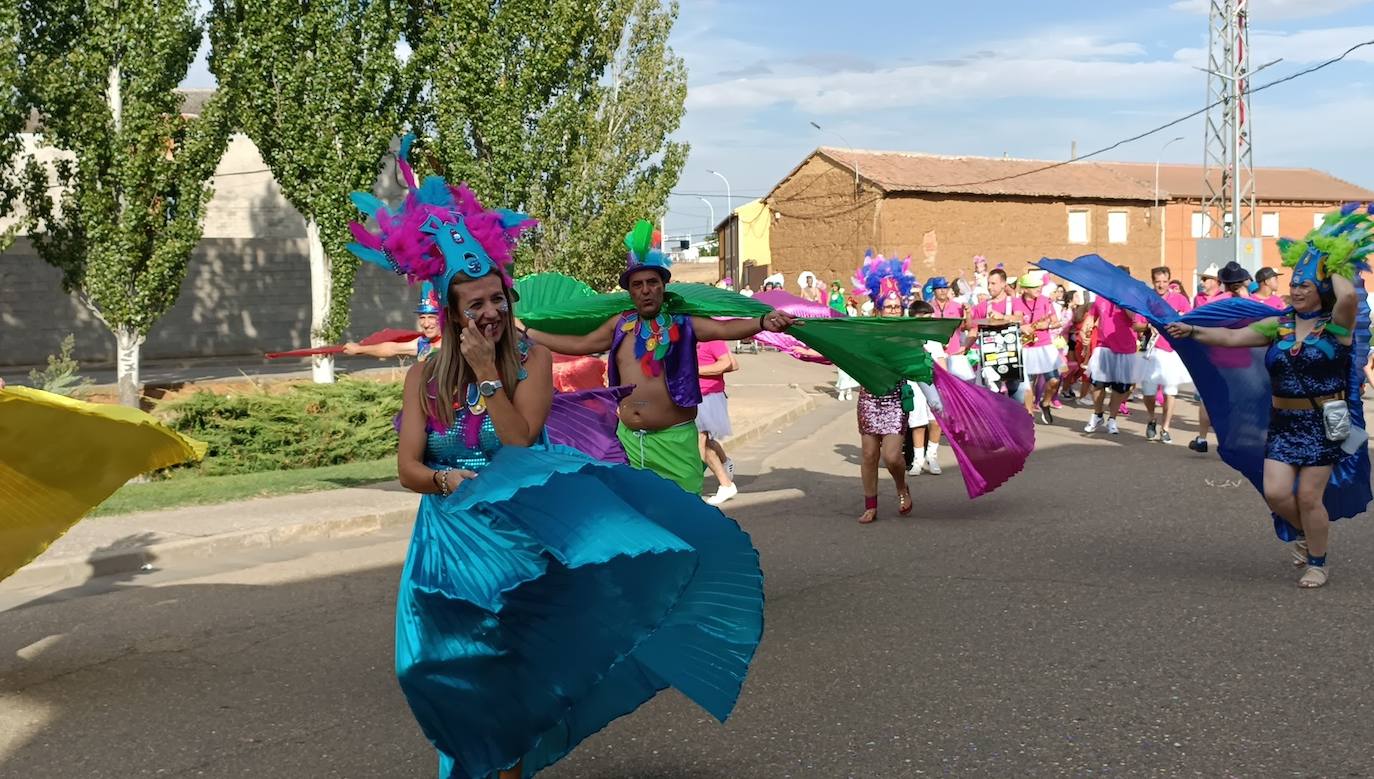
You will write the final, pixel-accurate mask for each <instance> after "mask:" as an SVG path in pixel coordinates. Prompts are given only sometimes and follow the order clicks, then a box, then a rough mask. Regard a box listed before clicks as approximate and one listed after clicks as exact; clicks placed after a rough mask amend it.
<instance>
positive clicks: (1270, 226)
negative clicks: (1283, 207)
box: [1260, 211, 1279, 238]
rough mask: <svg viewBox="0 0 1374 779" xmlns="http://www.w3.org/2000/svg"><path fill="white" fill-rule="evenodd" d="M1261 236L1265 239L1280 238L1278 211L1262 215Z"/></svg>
mask: <svg viewBox="0 0 1374 779" xmlns="http://www.w3.org/2000/svg"><path fill="white" fill-rule="evenodd" d="M1260 236H1261V237H1264V238H1278V237H1279V214H1278V212H1277V211H1266V212H1264V213H1263V214H1260Z"/></svg>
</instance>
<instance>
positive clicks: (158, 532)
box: [0, 354, 829, 590]
mask: <svg viewBox="0 0 1374 779" xmlns="http://www.w3.org/2000/svg"><path fill="white" fill-rule="evenodd" d="M740 363H741V370H740V371H739V372H738V373H735V374H731V378H735V377H738V380H737V381H734V382H732V383H731V384H730V387H729V390H728V393H729V396H730V405H731V409H730V411H731V418H732V420H733V422H734V430H735V435H733V436H731V437H730V438H728V439H726V440H725V441H724V443H725V444H727V445H731V446H741V445H743V444H745V443H748V442H750V441H752V440H755V439H757V438H759V437H761V436H764V435H769V434H772V433H775V432H776V431H777V430H779V429H781V428H783V427H785V426H786V425H787V424H789V423H790V422H791V421H792V420H794V419H796V418H797V417H799V416H801V415H802V414H805V413H806V412H807V411H810V410H811V409H812V408H814V407H815V406H816V404H817V403H819V402H822V401H824V400H826V399H827V397H826V396H825V395H823V394H819V393H818V392H817V390H816V387H817V385H818V384H824V383H826V382H827V381H828V378H827V376H828V375H829V374H828V373H827V371H828V370H829V369H827V368H825V367H823V366H813V365H806V364H804V363H797V362H796V361H794V360H791V359H790V358H787V357H784V356H781V355H778V354H760V355H742V356H741V357H740ZM799 368H800V370H799ZM784 382H786V383H784ZM418 501H419V498H418V497H417V496H416V495H415V494H414V493H412V492H409V491H407V490H404V489H402V488H401V486H400V485H399V484H397V483H396V482H394V481H393V482H381V483H378V484H373V485H368V486H364V487H349V488H344V489H338V490H329V491H327V492H323V493H318V492H317V493H304V494H299V495H282V496H278V497H271V498H254V499H251V500H243V501H235V502H232V503H222V504H218V505H210V506H188V507H185V508H179V509H169V510H164V511H148V512H140V513H135V514H123V515H115V516H108V517H95V518H90V519H85V520H82V521H81V522H78V523H77V524H76V525H75V526H74V527H73V528H72V529H71V530H70V531H68V533H67V534H66V535H64V536H63V537H62V538H60V539H58V540H57V542H56V543H54V544H53V545H52V546H51V547H49V548H48V550H47V551H45V552H44V553H43V554H42V555H41V556H39V557H38V559H36V560H34V561H33V562H32V563H30V564H29V565H27V566H25V567H24V568H21V569H20V570H19V571H17V572H16V573H15V574H14V575H12V576H10V577H9V578H8V579H6V580H5V581H3V582H0V589H3V590H15V589H36V588H47V589H51V588H59V587H68V586H73V585H77V584H80V583H81V582H84V581H86V580H88V579H90V578H93V577H97V576H109V575H112V574H120V573H126V572H129V571H136V570H139V569H140V568H141V567H143V566H144V565H152V564H154V562H155V563H156V565H157V567H159V568H168V567H171V566H174V565H176V564H177V562H178V561H187V560H203V559H206V558H213V557H215V556H218V555H221V554H224V553H226V552H232V551H234V550H238V549H246V548H257V547H276V546H283V545H287V544H291V543H295V542H300V541H318V540H324V539H333V538H346V537H350V536H358V535H363V534H367V533H374V532H377V531H379V530H382V529H384V528H388V527H394V526H397V525H400V524H407V523H410V522H412V521H413V520H414V518H415V509H416V504H417V503H418Z"/></svg>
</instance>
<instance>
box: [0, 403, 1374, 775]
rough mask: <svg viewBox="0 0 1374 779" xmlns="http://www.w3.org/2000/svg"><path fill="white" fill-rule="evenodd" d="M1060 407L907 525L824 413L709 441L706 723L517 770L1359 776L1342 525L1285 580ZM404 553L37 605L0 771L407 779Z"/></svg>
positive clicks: (1, 628) (277, 559)
mask: <svg viewBox="0 0 1374 779" xmlns="http://www.w3.org/2000/svg"><path fill="white" fill-rule="evenodd" d="M1061 416H1063V417H1064V419H1063V420H1062V421H1060V422H1059V424H1058V425H1057V426H1055V427H1054V428H1052V429H1045V428H1041V435H1040V447H1039V449H1038V451H1037V452H1036V453H1035V455H1034V456H1033V457H1032V460H1031V462H1030V464H1029V466H1028V468H1027V469H1026V471H1025V472H1024V473H1022V474H1021V475H1019V476H1018V477H1017V478H1016V479H1014V480H1013V481H1012V482H1011V483H1009V484H1008V485H1006V486H1005V487H1003V488H1002V489H1001V490H999V491H998V492H996V493H994V494H993V495H990V496H987V497H984V498H981V499H979V500H977V501H972V502H971V501H969V500H968V498H967V495H966V493H965V492H964V489H963V485H962V482H961V481H960V478H959V475H958V473H957V472H956V471H955V470H954V468H953V467H951V464H952V458H951V457H949V456H948V455H946V457H945V460H946V473H945V474H944V475H943V476H938V477H934V476H923V477H919V478H917V479H916V480H915V485H916V487H915V494H916V501H917V510H916V512H915V514H914V515H913V516H912V517H911V518H904V519H898V518H897V517H896V514H895V506H896V500H895V497H894V496H893V493H892V489H891V486H890V483H889V482H887V481H884V483H883V489H882V497H881V500H882V509H883V514H884V516H883V519H882V520H880V521H879V522H877V523H875V524H874V525H871V526H867V527H862V526H859V525H857V524H855V522H854V518H855V517H856V516H857V515H858V513H859V512H860V511H861V509H862V500H861V496H860V489H859V486H858V474H857V470H858V469H857V465H856V458H857V453H858V448H857V436H856V434H855V432H854V430H855V428H854V421H853V411H852V403H848V404H846V403H840V402H838V401H830V402H827V403H825V404H823V405H822V407H821V408H820V409H818V410H817V411H815V412H813V413H812V414H810V415H809V416H807V417H804V418H803V419H802V420H800V421H799V422H798V423H796V424H795V425H793V426H792V427H790V428H789V429H787V430H785V431H782V432H779V433H777V434H774V435H772V436H770V437H769V438H767V439H764V440H759V441H757V442H755V443H753V444H751V445H750V446H749V447H748V448H746V449H745V450H742V451H740V452H737V453H735V454H736V458H737V459H738V460H739V461H740V471H741V473H742V474H743V476H742V477H741V478H740V484H741V487H742V489H743V490H744V491H745V492H746V493H748V494H747V496H742V497H741V498H740V499H739V500H738V501H736V502H735V503H733V504H730V505H731V513H732V514H733V515H734V516H736V517H737V518H738V519H739V520H740V521H741V523H742V524H743V525H744V527H745V528H746V529H748V530H749V531H750V532H751V533H752V534H753V536H754V539H755V542H756V544H757V546H758V547H759V549H760V550H761V552H762V555H763V564H764V568H765V571H766V574H767V595H768V603H767V629H766V633H765V636H764V641H763V644H762V645H761V647H760V650H759V654H758V657H757V660H756V662H755V665H754V668H753V670H752V672H751V675H750V678H749V680H748V683H747V684H746V687H745V690H744V695H743V697H742V698H741V700H740V703H739V706H738V708H737V710H736V712H735V714H734V716H733V717H732V718H731V719H730V721H729V722H728V723H727V724H726V725H725V726H720V725H717V724H715V722H714V721H713V720H711V719H710V718H709V717H707V716H706V715H705V714H704V713H703V712H701V711H699V710H697V709H696V708H694V707H693V706H692V705H691V704H690V703H689V702H687V701H686V700H685V699H683V698H682V697H681V696H679V695H677V694H676V693H672V692H668V693H665V694H663V695H661V696H659V697H658V698H657V699H655V700H654V701H652V702H650V703H649V704H648V705H646V706H645V707H643V708H641V709H640V710H639V711H638V712H636V713H634V714H633V715H631V716H629V717H626V718H623V719H621V720H620V721H618V722H616V723H614V724H613V725H612V726H611V727H610V728H608V729H607V730H606V731H604V732H602V733H601V734H598V735H597V736H595V737H594V738H592V739H590V740H589V741H588V742H586V743H585V744H583V745H582V747H581V748H579V749H578V750H577V751H576V752H575V753H574V754H573V755H572V756H570V757H569V758H568V759H566V760H565V761H563V762H562V763H560V764H558V765H557V766H555V767H554V768H553V769H551V770H549V771H548V772H547V773H546V774H544V775H546V776H550V777H603V778H609V777H662V778H663V779H669V778H674V779H677V778H682V779H708V778H710V777H847V776H855V777H859V776H862V777H879V776H881V777H906V776H955V775H958V776H991V777H1011V776H1055V777H1057V776H1169V777H1174V776H1190V775H1196V776H1208V777H1224V776H1246V777H1255V776H1263V777H1279V776H1323V777H1327V776H1340V777H1360V776H1369V775H1371V773H1374V745H1372V744H1371V740H1372V739H1371V735H1370V733H1371V728H1370V725H1371V723H1372V722H1374V717H1371V711H1372V710H1374V690H1371V688H1370V684H1369V679H1370V668H1371V665H1374V631H1372V630H1371V620H1370V605H1369V604H1370V603H1371V601H1374V565H1372V564H1371V562H1370V561H1371V560H1374V543H1372V542H1371V539H1372V538H1374V532H1372V531H1371V528H1369V527H1368V523H1369V520H1368V519H1365V518H1359V519H1354V520H1346V521H1343V522H1341V523H1340V524H1338V525H1337V526H1336V528H1335V531H1334V547H1333V552H1332V555H1331V565H1332V582H1331V584H1330V585H1329V586H1328V587H1327V588H1325V589H1324V590H1318V591H1310V592H1307V591H1300V590H1298V589H1297V588H1296V587H1295V586H1294V582H1295V580H1296V573H1295V572H1294V571H1293V569H1292V568H1291V566H1290V565H1289V563H1288V552H1287V550H1286V548H1284V547H1283V546H1282V545H1280V544H1279V543H1277V542H1276V541H1275V540H1274V538H1273V536H1272V531H1271V530H1270V529H1269V521H1268V519H1267V514H1266V512H1265V511H1264V509H1263V506H1262V503H1261V501H1260V499H1259V497H1258V496H1257V495H1256V494H1255V493H1254V492H1253V490H1251V489H1250V488H1249V487H1248V486H1239V485H1237V484H1236V482H1235V475H1234V474H1233V473H1232V472H1231V471H1230V470H1229V469H1227V468H1226V467H1225V466H1224V465H1222V464H1221V462H1220V461H1219V460H1218V459H1217V458H1216V456H1215V454H1213V455H1211V456H1206V457H1204V456H1199V455H1195V454H1193V453H1191V452H1189V451H1188V450H1187V449H1186V448H1184V447H1183V446H1181V445H1175V446H1172V447H1166V446H1163V445H1160V444H1149V443H1146V442H1145V441H1144V440H1143V439H1142V438H1141V430H1142V424H1143V420H1141V414H1140V412H1139V410H1137V411H1136V413H1135V415H1134V416H1133V417H1132V418H1131V419H1130V420H1128V421H1126V422H1125V423H1124V424H1123V434H1122V435H1121V436H1119V437H1115V438H1112V437H1108V436H1106V435H1105V434H1098V435H1097V436H1095V437H1092V438H1088V437H1086V436H1084V435H1083V434H1081V433H1079V432H1078V430H1079V429H1080V428H1081V423H1082V419H1083V416H1084V414H1083V412H1081V411H1076V410H1075V411H1069V412H1067V413H1065V414H1063V415H1061ZM1186 433H1187V425H1182V426H1180V428H1179V429H1178V430H1177V431H1176V434H1175V438H1176V439H1177V440H1180V441H1182V440H1185V438H1186ZM403 553H404V538H403V537H402V535H401V534H400V533H396V534H393V535H389V536H374V537H371V538H366V539H353V540H350V541H347V542H332V543H328V544H320V545H314V546H302V547H300V548H298V549H295V550H289V551H283V550H276V551H273V552H270V553H262V554H259V555H256V556H255V555H251V554H245V555H244V556H243V557H241V558H233V559H225V560H221V561H218V562H217V563H216V564H215V566H214V567H213V568H206V569H203V570H194V571H191V570H183V571H159V572H153V573H149V574H146V575H141V576H136V577H131V578H129V579H126V580H120V581H101V580H97V581H93V582H91V583H89V584H88V585H86V586H84V587H81V588H76V589H73V590H71V591H65V592H58V593H47V594H41V593H33V596H34V599H33V600H30V601H29V602H28V603H25V604H22V605H20V606H18V607H15V608H12V609H10V610H8V611H5V612H3V613H0V776H4V777H75V776H80V777H92V778H94V777H133V776H138V777H142V776H169V777H183V776H185V777H190V776H196V777H202V776H203V777H238V776H252V777H423V776H431V775H432V774H433V770H434V767H435V761H434V759H433V757H432V754H431V752H430V750H429V748H428V745H427V744H426V743H425V741H424V739H423V738H422V737H421V736H420V734H419V732H418V730H417V728H416V726H415V725H414V722H413V720H412V719H411V717H410V715H409V712H408V711H407V709H406V707H405V703H404V701H403V699H402V697H401V695H400V693H399V691H398V690H397V688H396V685H395V683H394V681H393V679H392V675H391V664H392V655H391V633H392V622H391V621H392V609H393V601H394V597H395V587H396V580H397V576H398V570H399V564H400V560H401V557H402V555H403ZM40 595H41V597H39V596H40ZM1366 717H1371V718H1370V719H1366Z"/></svg>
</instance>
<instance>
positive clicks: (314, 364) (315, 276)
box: [305, 219, 334, 384]
mask: <svg viewBox="0 0 1374 779" xmlns="http://www.w3.org/2000/svg"><path fill="white" fill-rule="evenodd" d="M305 237H306V240H308V241H309V242H310V346H311V347H320V346H328V345H329V344H328V343H326V342H325V340H324V337H323V335H322V334H323V331H324V327H325V318H326V317H327V316H329V298H330V295H331V291H332V290H333V288H334V269H333V268H332V267H331V266H330V264H329V258H328V257H327V256H325V253H324V243H322V242H321V241H320V225H319V223H318V222H316V221H315V220H314V219H307V220H306V221H305ZM310 372H311V376H312V378H314V380H315V383H316V384H333V383H334V355H332V354H317V355H315V356H314V357H312V358H310Z"/></svg>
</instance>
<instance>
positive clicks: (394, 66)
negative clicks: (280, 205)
mask: <svg viewBox="0 0 1374 779" xmlns="http://www.w3.org/2000/svg"><path fill="white" fill-rule="evenodd" d="M407 9H408V4H407V3H405V2H402V1H401V0H318V1H315V0H312V2H309V3H301V2H299V0H213V3H212V10H211V13H210V41H211V51H210V70H211V71H212V72H213V73H214V74H215V77H216V78H217V79H218V80H219V85H220V89H221V91H222V92H224V93H225V94H226V95H227V96H228V97H229V100H230V102H231V105H232V106H233V114H234V119H235V123H236V125H237V126H238V127H239V128H241V129H242V130H243V131H244V132H245V133H247V135H248V137H249V138H250V139H251V140H252V141H253V143H254V144H255V145H256V146H257V147H258V151H259V152H260V153H261V154H262V158H263V161H264V162H266V163H267V167H268V168H269V169H271V171H272V175H273V177H274V178H275V179H276V181H277V184H278V186H280V187H281V191H282V194H283V196H285V198H286V200H287V201H288V202H289V203H291V205H292V206H294V207H295V208H296V210H297V211H299V212H300V214H301V216H302V217H304V219H305V234H306V238H307V241H308V243H309V262H310V343H311V345H312V346H323V345H325V344H327V343H329V342H331V341H332V340H334V339H336V338H338V337H339V336H340V335H341V334H342V333H343V331H344V329H345V328H346V327H347V325H348V308H349V303H350V299H351V298H352V296H353V279H354V275H355V274H356V272H357V269H358V261H357V260H356V259H355V258H353V257H352V256H351V255H350V254H349V253H348V252H347V251H346V250H345V248H344V247H345V246H346V245H347V244H348V242H349V240H350V238H349V234H348V222H349V221H350V220H351V219H353V218H355V217H356V215H357V209H355V208H354V207H353V205H352V204H351V203H350V202H349V199H348V195H349V193H351V192H353V191H355V190H365V191H371V190H372V189H373V187H374V185H375V183H376V180H377V173H378V169H379V165H380V164H381V161H382V160H383V158H384V157H385V156H386V154H387V151H388V149H389V148H390V146H391V144H392V143H393V140H394V139H395V138H396V136H397V135H399V134H400V131H401V128H402V124H403V120H404V118H405V116H406V112H407V111H408V110H409V109H410V107H411V106H412V105H413V102H414V99H415V93H416V90H417V89H418V83H417V82H416V80H415V79H414V77H413V75H412V73H413V65H410V64H408V63H407V62H404V61H402V59H401V58H400V57H399V56H398V55H397V45H398V43H400V41H401V31H402V30H403V29H404V28H405V26H406V11H407ZM314 377H315V381H317V382H330V381H333V380H334V361H333V358H332V357H316V358H315V361H314Z"/></svg>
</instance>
